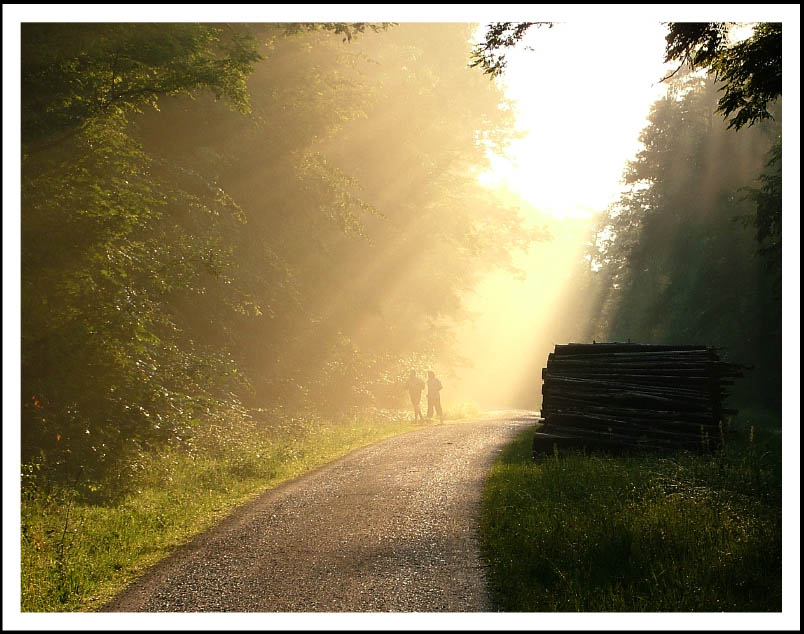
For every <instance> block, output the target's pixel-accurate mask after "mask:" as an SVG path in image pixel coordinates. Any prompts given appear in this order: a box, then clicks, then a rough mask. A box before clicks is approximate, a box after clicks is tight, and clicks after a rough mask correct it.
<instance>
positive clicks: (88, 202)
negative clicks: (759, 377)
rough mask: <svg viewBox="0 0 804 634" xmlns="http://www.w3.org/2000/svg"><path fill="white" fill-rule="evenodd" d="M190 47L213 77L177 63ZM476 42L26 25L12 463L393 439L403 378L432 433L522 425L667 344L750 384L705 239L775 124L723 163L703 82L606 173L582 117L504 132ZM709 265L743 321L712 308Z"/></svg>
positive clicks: (710, 92)
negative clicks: (570, 358) (212, 428)
mask: <svg viewBox="0 0 804 634" xmlns="http://www.w3.org/2000/svg"><path fill="white" fill-rule="evenodd" d="M198 29H208V30H207V31H204V37H211V38H213V39H211V40H209V41H215V42H216V44H215V46H217V49H215V50H214V51H213V50H212V49H210V50H209V51H206V50H205V49H203V48H198V49H194V48H192V47H203V46H204V45H203V44H200V43H201V42H205V41H207V40H204V39H203V38H198V39H193V38H194V37H196V35H197V33H196V32H195V31H196V30H198ZM477 33H478V30H477V25H474V24H463V23H432V24H430V23H402V24H394V25H391V24H375V25H366V24H362V23H361V24H358V25H347V24H342V23H335V24H312V23H310V24H307V23H305V24H294V23H286V24H278V23H276V24H272V23H266V24H237V25H230V26H229V27H227V28H226V29H219V28H218V27H213V26H205V27H200V26H198V25H178V24H176V25H174V24H162V25H145V24H132V25H125V24H115V25H104V24H95V25H90V26H86V25H80V24H51V25H44V24H30V25H25V27H24V28H23V31H22V34H23V47H22V53H23V69H24V77H25V78H26V83H25V84H24V88H25V89H24V91H23V95H22V96H23V105H24V108H23V118H22V130H23V165H22V167H23V175H24V178H23V196H22V209H23V213H22V220H23V222H22V265H23V270H22V307H23V310H22V313H23V324H22V326H23V327H22V343H23V363H22V376H23V419H24V423H23V447H24V450H25V451H24V453H25V454H26V456H32V455H37V454H39V453H41V452H44V453H46V454H47V453H48V452H54V454H53V455H56V454H58V453H59V452H61V451H62V450H63V448H64V447H69V449H70V451H71V452H75V453H87V454H88V455H94V454H98V453H99V452H100V453H102V454H103V455H104V456H107V457H108V456H111V455H114V454H115V452H116V451H122V448H123V447H124V446H126V444H127V443H128V442H129V441H131V439H133V438H136V439H137V442H146V441H147V442H155V443H157V444H158V443H161V442H166V441H167V440H168V439H175V438H182V437H183V435H184V434H185V433H186V431H187V430H188V429H191V428H195V427H197V426H198V425H201V424H204V423H205V422H206V423H208V422H209V421H213V420H223V419H225V418H227V417H228V416H230V414H231V412H232V411H237V412H240V413H242V415H243V416H250V415H255V413H257V415H258V416H260V417H263V418H266V417H267V418H268V419H271V420H273V419H274V418H275V419H277V420H279V419H282V418H283V417H290V418H292V417H294V416H296V415H297V413H305V414H304V415H308V414H309V415H316V416H318V415H321V416H330V417H339V416H346V415H350V413H353V412H355V411H357V410H361V411H366V410H370V411H406V408H408V407H409V404H408V400H407V399H408V397H407V394H406V391H405V388H404V380H405V377H407V376H408V374H409V372H410V371H414V372H415V373H416V374H418V375H419V376H421V377H424V376H425V374H426V372H428V371H433V372H435V373H436V374H437V375H438V376H439V377H440V378H441V380H442V382H443V384H444V388H443V393H442V398H443V401H444V405H445V407H447V409H449V408H454V409H455V411H457V409H458V408H460V407H462V406H464V405H469V406H471V407H474V408H477V409H479V410H486V409H501V408H517V409H530V410H536V409H538V408H539V405H540V399H541V395H540V385H541V377H540V372H541V368H542V367H543V366H544V363H545V360H546V358H547V355H548V354H549V353H550V351H551V350H552V348H553V347H554V346H555V345H556V344H558V343H564V342H567V341H590V340H592V339H597V340H616V339H621V340H626V339H632V340H635V341H636V340H642V341H645V342H657V343H659V342H664V341H668V340H672V341H671V342H672V343H677V342H678V341H681V342H687V340H688V339H690V338H692V339H695V341H694V342H693V343H707V344H709V343H714V344H718V345H722V346H725V347H729V348H731V349H732V350H734V351H735V354H736V355H738V356H739V357H740V360H744V361H745V362H754V361H756V360H757V359H758V358H760V357H761V358H762V359H764V360H763V361H762V363H764V364H765V367H772V366H773V363H774V361H773V359H774V356H773V355H774V354H776V353H773V354H771V353H767V354H766V353H764V352H763V353H760V352H759V351H758V350H759V348H760V344H759V342H758V341H756V340H753V339H750V337H746V336H744V333H743V332H742V331H741V327H740V325H739V323H740V319H742V320H743V322H744V323H746V324H750V323H754V324H759V323H760V322H761V324H762V326H761V328H760V331H762V332H776V330H774V329H775V328H776V325H775V324H776V322H775V321H774V320H775V319H776V318H775V317H767V315H765V314H763V313H762V311H761V310H760V309H759V308H758V307H759V306H761V305H765V304H767V303H768V302H776V301H777V300H775V299H773V297H772V296H771V295H770V294H768V293H769V291H768V293H766V292H765V291H766V290H767V289H769V288H770V283H769V281H768V279H766V278H765V277H763V276H764V275H766V274H765V273H762V272H761V269H762V267H761V264H760V260H761V256H760V255H759V254H758V251H757V245H756V244H755V240H754V236H753V235H752V230H751V227H750V221H747V222H743V223H742V224H740V223H735V222H734V221H733V218H734V217H735V216H739V215H741V214H742V216H744V217H748V215H747V214H749V215H750V213H751V210H750V205H749V203H747V202H746V201H745V200H744V199H740V197H739V195H738V192H739V191H740V188H746V187H751V186H755V185H756V183H757V182H758V181H757V179H758V178H759V177H760V174H761V173H762V170H763V167H764V165H765V164H766V160H767V152H768V150H769V149H770V147H771V146H772V144H773V141H774V138H775V136H776V135H778V134H780V119H779V120H778V121H777V122H773V121H771V122H767V123H765V124H763V126H757V127H756V128H754V129H751V130H747V131H741V132H740V133H739V134H736V133H734V131H732V130H728V129H727V128H726V126H725V123H724V122H723V121H721V120H719V119H718V118H717V117H716V116H715V115H713V113H714V111H715V108H716V105H717V104H716V96H717V91H716V87H714V86H713V84H712V82H707V80H705V79H704V78H702V77H700V76H694V75H690V76H679V77H678V78H676V79H675V80H674V82H675V83H674V84H673V85H672V86H671V94H670V96H667V97H660V98H659V97H657V101H656V102H655V103H654V104H653V105H651V104H650V103H649V102H645V103H644V104H643V105H642V106H640V107H636V106H633V104H631V103H630V102H628V106H629V107H628V108H627V109H626V108H623V111H627V112H632V113H634V114H633V117H634V118H635V121H633V122H632V121H631V119H630V118H626V123H627V128H628V129H632V128H633V129H639V126H643V127H642V132H641V133H640V137H639V139H633V138H627V139H625V140H624V141H623V143H622V144H618V148H617V151H616V153H614V154H612V155H607V154H606V153H605V148H606V147H607V146H609V145H613V144H612V142H611V135H610V132H611V131H610V130H609V131H608V134H607V135H601V136H600V137H599V138H598V136H597V135H596V134H595V128H594V126H593V127H591V128H590V127H588V126H587V127H586V128H585V132H584V133H583V135H582V137H579V136H578V135H577V134H576V133H577V131H576V130H575V128H574V127H573V121H577V120H579V117H581V116H582V115H585V114H586V113H585V112H584V111H583V108H584V107H585V108H587V109H590V108H592V106H591V105H589V104H587V105H585V106H584V105H583V104H581V103H577V104H575V105H574V106H573V107H578V108H580V109H579V110H578V111H577V112H575V113H574V114H573V115H572V116H570V117H568V118H564V119H557V120H554V121H550V120H549V117H548V116H547V115H543V116H542V118H541V119H527V118H523V117H522V109H523V108H525V106H526V104H525V102H523V101H522V97H518V98H517V99H519V101H516V100H514V101H512V98H511V94H517V93H516V91H513V92H512V91H510V90H509V88H510V87H506V85H505V83H503V82H499V81H492V80H490V79H489V78H488V77H487V76H485V75H484V74H483V73H482V72H480V70H479V69H477V68H472V67H470V65H469V60H470V57H471V52H472V47H473V46H474V44H475V38H476V37H477ZM551 37H555V33H552V34H551ZM166 42H168V43H171V44H170V46H166V44H165V43H166ZM658 44H659V47H661V42H659V43H658ZM171 47H172V48H171ZM182 47H185V48H186V49H187V50H185V49H184V48H182ZM543 53H544V51H542V54H543ZM224 54H226V55H228V56H229V57H227V59H228V60H229V61H228V65H221V64H219V59H218V58H219V57H220V56H221V55H224ZM185 55H186V59H185V57H182V56H185ZM171 56H175V59H174V57H171ZM205 56H206V57H205ZM75 59H81V60H83V61H82V64H83V66H81V65H76V64H72V61H71V60H75ZM110 59H112V60H114V59H118V60H119V59H136V60H137V63H131V64H129V65H127V63H126V64H123V65H118V66H116V67H114V68H111V70H110V66H109V60H110ZM187 59H192V60H194V62H193V64H195V65H196V66H193V65H189V66H188V65H187V63H186V60H187ZM216 60H217V61H216ZM530 63H533V64H539V63H544V62H543V60H542V59H541V58H538V57H537V58H535V59H534V60H533V61H532V62H530ZM143 69H147V70H143ZM193 69H196V70H193ZM643 70H644V69H643ZM110 72H111V73H112V75H113V77H112V79H113V81H111V83H110V81H109V78H110V75H109V73H110ZM641 72H642V71H641ZM194 73H195V74H194ZM546 77H549V79H547V78H546V79H545V80H544V81H545V82H548V83H546V84H545V85H544V90H546V91H548V92H551V91H552V92H553V93H555V90H556V87H555V86H552V85H551V84H549V82H550V81H557V79H555V78H556V77H557V76H556V75H549V76H546ZM558 77H560V76H558ZM199 86H200V87H201V88H199ZM635 94H636V93H635ZM645 94H647V93H646V91H642V92H641V93H640V95H641V96H640V99H644V98H645ZM651 95H652V96H655V95H656V92H655V91H653V92H651ZM626 98H627V97H626V96H623V99H626ZM560 103H565V102H560ZM690 113H692V115H690ZM526 120H527V121H528V124H527V125H529V126H531V128H530V129H527V130H526V129H524V128H523V125H525V124H524V122H525V121H526ZM591 120H592V121H594V120H595V119H594V117H592V118H591ZM612 120H613V119H612ZM559 123H560V125H558V124H559ZM598 125H599V127H601V131H602V127H603V126H604V125H605V124H604V123H603V122H602V121H601V123H599V124H598ZM545 126H546V127H545ZM550 126H552V127H551V128H550ZM774 126H775V127H774ZM547 128H550V134H549V135H546V134H544V135H543V137H542V141H543V142H542V144H541V145H537V146H536V149H535V150H534V149H533V146H530V149H528V150H525V149H523V148H524V147H525V146H524V145H523V144H522V142H523V138H524V137H527V135H528V134H530V133H533V134H534V136H535V138H537V139H538V134H539V130H540V129H542V130H545V131H546V129H547ZM630 134H631V133H624V135H625V136H630ZM667 139H669V141H668V140H667ZM562 140H566V143H565V144H564V146H561V147H559V146H554V145H550V144H551V143H552V144H555V143H559V142H561V141H562ZM548 141H549V143H548ZM662 144H664V145H662ZM634 147H635V148H636V153H635V154H633V155H631V156H625V157H624V156H623V151H624V150H623V148H634ZM573 148H576V149H573ZM573 151H574V152H576V153H578V154H580V153H581V152H585V153H586V154H585V158H586V161H585V162H582V163H579V166H580V167H574V166H573V161H572V152H573ZM534 152H538V154H534ZM593 152H594V156H597V157H598V158H597V159H596V161H597V163H596V164H599V165H600V169H601V171H604V169H603V168H604V167H605V171H606V173H611V172H612V171H615V170H616V171H618V172H619V173H620V174H622V179H621V181H620V182H618V183H614V184H612V188H611V191H610V192H603V194H604V195H603V194H601V195H597V198H596V200H598V201H599V204H598V208H589V206H588V205H589V204H590V203H589V200H591V197H590V196H587V197H586V198H584V199H583V202H579V200H581V198H580V194H581V193H588V192H585V191H584V190H585V183H591V182H592V180H593V178H592V177H593V176H594V174H593V172H594V169H595V167H594V164H592V163H590V162H589V158H590V156H592V153H593ZM553 155H555V157H556V158H555V159H553ZM587 155H588V156H587ZM500 157H508V159H510V160H512V161H515V162H517V161H518V162H519V166H520V167H521V168H522V169H521V170H520V171H521V173H524V174H525V178H526V179H527V180H529V181H532V182H531V183H530V184H531V185H533V184H534V183H536V184H538V187H533V186H531V187H529V188H528V187H524V186H522V187H518V186H517V184H516V182H515V178H514V177H513V176H512V172H511V171H510V170H508V171H506V170H507V168H505V167H504V166H503V164H502V163H501V162H500ZM528 157H530V158H528ZM531 159H532V162H529V161H531ZM509 165H510V164H509ZM556 165H560V166H562V170H561V171H558V172H557V171H556V170H555V169H554V168H555V167H556ZM590 165H591V167H590ZM540 166H541V167H540ZM548 166H549V167H550V169H549V170H548V169H547V167H548ZM528 170H530V171H529V172H528ZM576 170H580V171H576ZM557 174H560V178H559V176H557ZM590 187H591V185H590ZM599 187H601V185H600V181H599V180H595V188H599ZM548 188H549V191H547V190H548ZM539 190H542V191H543V192H544V193H545V196H546V198H545V200H546V201H548V202H545V203H544V204H540V203H539V202H538V200H537V199H536V196H537V194H536V193H534V192H537V193H538V191H539ZM53 201H58V204H53ZM668 201H670V202H668ZM592 204H594V203H592ZM579 211H580V212H581V213H579ZM695 231H697V233H695ZM54 236H58V238H59V239H58V240H57V241H55V240H54V239H53V238H54ZM595 236H597V238H596V237H595ZM43 237H44V238H45V239H43ZM691 254H699V255H701V254H704V255H703V256H701V257H699V259H698V260H694V258H693V259H691V257H692V256H691ZM707 254H711V255H712V256H713V257H711V258H710V257H707ZM693 260H694V261H695V262H696V267H699V268H696V269H692V270H690V269H686V268H685V265H686V264H687V263H688V262H691V261H693ZM737 266H739V267H741V270H742V272H743V275H744V276H745V279H750V280H752V283H751V286H750V292H748V293H747V294H746V292H745V291H746V287H745V286H743V288H742V289H737V288H736V284H735V283H733V282H729V283H724V282H723V280H724V279H725V278H727V277H728V272H729V270H731V269H734V268H735V267H737ZM699 271H700V273H699ZM704 272H705V274H704ZM706 275H709V276H710V278H711V279H717V280H719V286H718V289H721V290H722V293H720V294H718V293H713V292H711V288H710V286H709V284H710V281H709V279H710V278H707V277H706ZM736 292H739V296H740V297H741V298H742V299H741V300H740V302H739V305H738V306H739V310H738V314H739V315H740V319H736V320H735V319H731V318H729V319H726V318H724V317H723V314H724V313H723V312H722V311H720V312H718V309H717V306H719V305H720V306H722V302H725V301H727V300H726V297H727V295H728V293H736ZM716 296H717V301H719V302H721V304H719V305H718V304H716V302H715V300H714V299H712V298H715V297H716ZM682 298H683V301H682ZM690 315H695V316H696V317H695V319H694V320H692V319H691V318H690ZM763 320H764V321H763ZM693 322H694V323H693ZM677 340H678V341H677ZM763 355H764V356H763ZM774 380H775V379H774ZM774 389H775V388H774ZM43 404H44V405H43ZM43 407H45V409H46V410H47V414H48V415H42V414H43V410H42V408H43ZM271 417H274V418H271ZM100 448H103V449H100Z"/></svg>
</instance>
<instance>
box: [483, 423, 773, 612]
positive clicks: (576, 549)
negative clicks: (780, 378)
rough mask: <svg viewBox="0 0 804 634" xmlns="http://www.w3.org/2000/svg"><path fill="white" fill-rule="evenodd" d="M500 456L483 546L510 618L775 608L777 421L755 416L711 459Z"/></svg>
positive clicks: (730, 429) (520, 451)
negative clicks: (511, 614)
mask: <svg viewBox="0 0 804 634" xmlns="http://www.w3.org/2000/svg"><path fill="white" fill-rule="evenodd" d="M532 434H533V429H529V430H527V431H525V432H523V433H522V435H521V436H520V437H519V438H518V440H517V441H516V442H515V443H514V444H512V445H511V446H510V447H509V448H508V449H507V450H506V451H505V452H504V453H503V454H502V455H501V457H500V458H499V460H498V461H497V463H496V464H495V466H494V468H493V471H492V473H491V476H490V478H489V480H488V483H487V488H486V490H485V493H484V509H483V520H482V548H483V554H484V557H485V558H486V560H487V562H488V563H489V565H490V569H489V570H490V580H491V583H492V588H493V592H494V595H495V600H496V602H497V607H498V609H500V610H502V611H505V612H686V611H695V612H778V611H781V609H782V527H781V523H782V487H781V425H780V421H779V419H778V418H773V417H771V416H767V415H763V414H760V413H755V412H745V413H743V414H741V415H740V416H739V417H738V418H736V419H734V420H733V421H732V422H731V423H730V424H729V425H727V426H726V428H725V429H724V439H725V444H724V447H723V449H722V451H719V452H718V453H715V454H704V455H702V454H697V453H690V452H680V453H676V454H667V455H661V456H659V455H637V454H631V455H621V456H614V455H607V454H604V453H589V454H588V455H584V454H583V453H582V452H580V451H578V450H560V449H558V448H554V452H553V453H552V454H549V453H548V454H545V455H542V456H540V457H539V458H538V459H537V460H534V459H533V457H532V454H531V440H532Z"/></svg>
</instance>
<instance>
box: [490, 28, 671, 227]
mask: <svg viewBox="0 0 804 634" xmlns="http://www.w3.org/2000/svg"><path fill="white" fill-rule="evenodd" d="M665 33H666V27H663V26H662V25H661V24H660V23H659V22H658V21H649V22H625V23H617V24H614V25H609V26H607V27H606V28H605V29H603V28H600V26H599V24H593V23H589V22H578V23H564V24H556V25H555V26H554V27H553V28H544V27H542V28H536V27H532V28H531V29H530V31H528V34H527V36H526V39H525V40H523V41H522V42H521V43H520V46H518V47H517V48H516V49H512V50H510V52H508V53H507V54H506V60H508V65H507V68H506V71H505V75H504V77H503V82H504V84H505V86H506V94H507V95H508V96H509V97H510V98H511V99H513V100H515V101H516V104H517V107H516V112H517V122H518V125H519V127H520V128H521V129H522V130H523V131H525V132H526V133H527V136H526V137H525V138H524V139H521V140H517V141H515V142H514V143H513V144H512V146H511V149H510V152H509V155H508V157H507V158H502V157H494V159H493V165H494V169H493V170H492V171H490V172H486V173H485V174H484V175H483V177H482V179H481V180H482V181H483V182H485V183H487V184H489V185H495V184H496V185H505V186H507V187H508V188H510V189H511V190H512V191H515V192H517V193H520V194H521V195H522V196H523V198H525V199H526V200H527V201H528V202H530V203H532V204H533V205H534V206H536V207H537V208H539V209H540V210H542V211H544V212H546V213H550V214H552V215H554V216H556V217H559V218H561V217H567V216H570V217H588V216H590V215H592V214H593V213H595V212H598V211H602V210H603V209H605V208H606V206H607V205H608V204H609V203H611V202H613V200H614V199H616V197H617V194H618V193H619V191H620V177H621V175H622V171H623V167H624V165H625V163H626V161H627V160H629V159H630V158H632V157H633V156H634V155H635V153H636V152H637V150H638V148H639V146H638V137H639V132H640V130H641V129H642V128H643V127H644V126H645V124H646V117H647V115H648V112H649V109H650V105H651V104H652V103H653V102H654V101H655V100H656V99H658V98H660V97H661V96H662V95H663V94H664V92H665V85H664V84H662V83H660V80H661V78H662V77H663V75H664V73H665V65H664V63H663V56H664V35H665Z"/></svg>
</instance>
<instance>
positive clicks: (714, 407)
mask: <svg viewBox="0 0 804 634" xmlns="http://www.w3.org/2000/svg"><path fill="white" fill-rule="evenodd" d="M741 376H742V368H741V367H740V366H738V365H736V364H733V363H727V362H724V361H722V360H721V359H720V357H719V355H718V352H717V350H716V349H715V348H713V347H709V346H702V345H675V346H674V345H655V344H636V343H591V344H585V343H569V344H563V345H557V346H556V347H555V351H554V352H552V353H551V354H549V355H548V358H547V365H546V367H545V368H544V369H543V370H542V380H543V385H542V411H541V417H542V419H543V423H544V425H543V427H542V428H541V429H540V430H539V431H538V432H536V434H535V435H534V439H533V454H534V457H536V456H538V455H539V454H542V453H544V452H545V451H553V450H554V447H556V446H558V447H584V448H590V449H612V450H624V449H627V450H632V449H642V450H677V449H702V450H711V449H714V448H716V447H717V446H719V444H720V440H721V437H722V421H723V420H724V418H725V417H727V416H729V415H733V414H736V413H737V412H736V411H734V410H728V409H725V408H724V407H723V402H724V400H725V398H726V396H727V386H728V385H732V384H733V383H734V381H733V380H734V379H735V378H737V377H741Z"/></svg>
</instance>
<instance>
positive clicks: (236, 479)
mask: <svg viewBox="0 0 804 634" xmlns="http://www.w3.org/2000/svg"><path fill="white" fill-rule="evenodd" d="M457 415H458V414H457V413H454V417H457ZM420 427H421V425H416V424H414V423H412V422H411V421H410V416H409V415H408V414H407V413H402V414H400V413H396V414H386V415H385V416H379V417H378V416H371V417H367V416H364V417H354V418H352V419H349V420H346V421H339V422H332V421H325V420H320V419H318V420H295V421H293V422H292V424H291V425H290V426H289V427H285V428H280V429H277V428H276V427H266V426H265V425H261V424H259V423H252V424H237V425H234V424H233V425H231V426H229V427H227V428H226V429H222V428H209V429H206V430H204V432H203V433H199V434H198V436H197V437H196V438H195V439H194V441H195V442H194V446H193V448H192V450H191V451H188V450H187V448H186V447H184V448H181V449H179V448H173V449H165V450H162V451H160V452H159V453H157V454H154V455H141V456H139V458H138V461H139V463H138V465H137V466H138V467H139V471H138V476H137V477H136V480H135V482H133V483H132V486H130V487H129V490H130V493H128V494H127V495H126V496H125V497H124V498H122V499H121V500H117V501H115V502H113V503H112V502H106V503H99V502H95V503H90V502H87V501H85V500H81V499H79V497H78V495H77V493H76V491H75V489H74V488H71V487H67V486H64V487H61V488H58V489H50V490H49V492H48V493H47V494H45V493H44V492H43V491H42V490H40V489H37V488H36V487H35V486H28V487H26V488H25V489H24V495H23V502H22V508H21V519H22V525H21V611H22V612H89V611H93V610H95V609H97V608H99V607H100V606H101V605H103V604H104V603H105V602H106V601H107V600H109V599H110V598H111V597H112V596H114V594H116V593H117V592H118V591H120V590H121V589H122V588H124V587H125V586H126V585H127V584H128V583H129V582H131V581H132V580H133V579H134V578H136V577H137V576H139V575H140V574H142V573H143V572H144V571H145V569H146V568H148V567H149V566H151V565H153V564H155V563H156V562H158V561H159V560H161V559H163V558H164V557H166V556H167V555H169V554H170V553H171V552H172V551H173V550H174V549H175V548H176V547H178V546H180V545H181V544H184V543H186V542H187V541H189V540H190V539H191V538H192V537H194V536H195V535H197V534H199V533H200V532H202V531H204V530H205V529H207V528H209V527H211V526H212V525H213V524H214V523H215V522H217V521H219V520H220V519H222V518H223V517H225V516H226V515H227V514H228V513H230V512H231V511H232V510H233V509H234V508H235V507H237V506H239V505H241V504H243V503H245V502H247V501H249V500H251V499H253V498H254V497H255V496H257V495H258V494H260V493H261V492H263V491H265V490H267V489H269V488H272V487H274V486H276V485H277V484H279V483H281V482H283V481H285V480H288V479H290V478H293V477H295V476H298V475H300V474H303V473H306V472H308V471H310V470H312V469H315V468H316V467H318V466H321V465H323V464H325V463H328V462H331V461H332V460H335V459H337V458H339V457H341V456H343V455H345V454H346V453H348V452H349V451H351V450H353V449H356V448H358V447H361V446H364V445H367V444H370V443H373V442H376V441H378V440H381V439H383V438H387V437H390V436H393V435H397V434H401V433H405V432H408V431H411V430H414V429H417V428H420Z"/></svg>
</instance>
